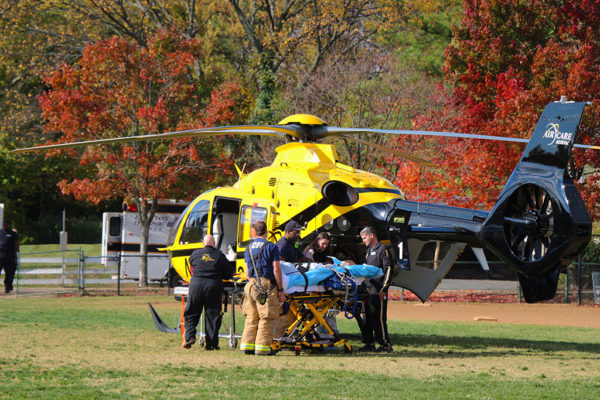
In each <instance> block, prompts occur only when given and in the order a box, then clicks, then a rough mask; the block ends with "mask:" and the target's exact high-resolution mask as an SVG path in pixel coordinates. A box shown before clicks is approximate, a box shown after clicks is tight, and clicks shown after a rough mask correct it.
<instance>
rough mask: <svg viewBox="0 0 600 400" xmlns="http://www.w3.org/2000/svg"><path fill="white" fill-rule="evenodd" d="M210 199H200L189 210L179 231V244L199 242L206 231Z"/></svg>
mask: <svg viewBox="0 0 600 400" xmlns="http://www.w3.org/2000/svg"><path fill="white" fill-rule="evenodd" d="M209 212H210V201H208V200H201V201H199V202H198V203H196V205H195V206H194V208H193V209H192V211H190V213H189V215H188V217H187V219H186V220H185V223H184V225H183V228H182V231H181V237H180V238H179V244H189V243H201V242H202V241H203V240H204V236H205V235H206V234H207V232H208V214H209Z"/></svg>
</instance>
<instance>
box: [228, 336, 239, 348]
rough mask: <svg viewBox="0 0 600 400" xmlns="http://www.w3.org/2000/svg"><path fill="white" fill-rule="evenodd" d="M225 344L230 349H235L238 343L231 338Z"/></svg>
mask: <svg viewBox="0 0 600 400" xmlns="http://www.w3.org/2000/svg"><path fill="white" fill-rule="evenodd" d="M227 344H228V345H229V347H231V348H232V349H235V348H236V347H237V345H238V341H237V339H236V338H231V339H229V340H228V341H227Z"/></svg>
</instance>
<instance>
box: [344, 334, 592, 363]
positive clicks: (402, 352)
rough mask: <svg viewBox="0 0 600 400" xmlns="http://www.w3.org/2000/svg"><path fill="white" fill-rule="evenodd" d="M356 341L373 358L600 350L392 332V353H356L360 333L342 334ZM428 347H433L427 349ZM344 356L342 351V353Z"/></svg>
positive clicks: (551, 343) (568, 344) (548, 342)
mask: <svg viewBox="0 0 600 400" xmlns="http://www.w3.org/2000/svg"><path fill="white" fill-rule="evenodd" d="M340 336H341V337H343V338H345V339H346V340H351V341H352V342H353V347H354V351H353V352H352V355H353V356H368V357H373V356H374V355H375V356H377V357H397V356H402V357H415V358H428V357H429V358H440V357H448V358H467V357H501V356H507V355H519V354H532V353H549V354H550V355H551V353H552V352H564V351H577V352H581V353H591V354H599V353H600V343H580V342H578V343H575V342H565V341H553V340H535V339H511V338H488V337H481V336H461V337H453V336H443V335H424V334H417V335H415V334H411V335H402V334H391V335H390V339H391V342H392V345H394V346H395V351H394V352H393V353H381V354H380V353H372V352H366V353H362V352H357V351H356V350H357V349H358V346H360V344H359V343H356V342H357V341H358V342H360V335H355V334H350V335H340ZM427 346H432V347H433V348H431V349H428V348H427ZM340 355H341V354H340Z"/></svg>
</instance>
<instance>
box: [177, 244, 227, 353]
mask: <svg viewBox="0 0 600 400" xmlns="http://www.w3.org/2000/svg"><path fill="white" fill-rule="evenodd" d="M190 264H191V266H192V278H191V279H190V292H189V296H188V300H187V304H186V305H185V310H184V311H183V317H184V320H185V332H184V338H185V343H184V344H183V345H182V347H183V348H184V349H189V348H190V347H192V345H193V344H194V343H195V342H196V326H198V322H199V321H200V316H201V315H202V309H204V313H205V317H206V318H205V319H206V326H205V327H204V331H205V334H206V350H219V328H220V327H221V303H222V302H223V280H224V279H231V278H233V265H232V264H231V262H229V261H228V260H227V258H225V255H224V254H223V253H222V252H221V250H219V249H216V248H215V238H214V236H213V235H206V236H205V237H204V248H202V249H196V250H194V251H193V252H192V255H191V256H190Z"/></svg>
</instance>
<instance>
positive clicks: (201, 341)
mask: <svg viewBox="0 0 600 400" xmlns="http://www.w3.org/2000/svg"><path fill="white" fill-rule="evenodd" d="M198 346H200V347H204V338H203V337H200V339H198Z"/></svg>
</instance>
